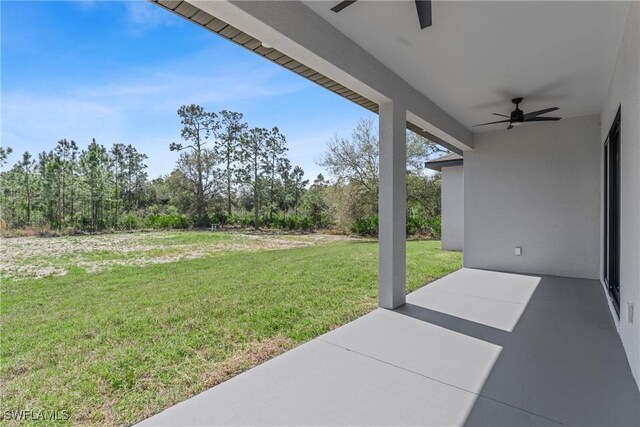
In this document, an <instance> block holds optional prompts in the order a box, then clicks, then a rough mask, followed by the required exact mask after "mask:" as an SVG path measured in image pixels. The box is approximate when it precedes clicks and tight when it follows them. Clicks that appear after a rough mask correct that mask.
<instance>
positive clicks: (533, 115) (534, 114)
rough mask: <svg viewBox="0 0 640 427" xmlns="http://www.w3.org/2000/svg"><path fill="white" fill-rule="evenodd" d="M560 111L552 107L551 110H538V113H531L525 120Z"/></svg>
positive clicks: (525, 116)
mask: <svg viewBox="0 0 640 427" xmlns="http://www.w3.org/2000/svg"><path fill="white" fill-rule="evenodd" d="M556 110H559V108H558V107H551V108H545V109H544V110H538V111H533V112H531V113H527V114H525V115H524V119H525V120H527V119H528V118H530V117H536V116H539V115H541V114H546V113H550V112H552V111H556Z"/></svg>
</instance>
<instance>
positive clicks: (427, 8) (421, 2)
mask: <svg viewBox="0 0 640 427" xmlns="http://www.w3.org/2000/svg"><path fill="white" fill-rule="evenodd" d="M356 1H357V0H344V1H341V2H340V3H338V4H337V5H335V6H333V7H332V8H331V10H332V11H334V12H335V13H338V12H340V11H341V10H343V9H344V8H346V7H348V6H351V5H352V4H354V3H355V2H356ZM415 1H416V9H417V11H418V20H419V21H420V29H421V30H424V29H425V28H427V27H430V26H431V0H415Z"/></svg>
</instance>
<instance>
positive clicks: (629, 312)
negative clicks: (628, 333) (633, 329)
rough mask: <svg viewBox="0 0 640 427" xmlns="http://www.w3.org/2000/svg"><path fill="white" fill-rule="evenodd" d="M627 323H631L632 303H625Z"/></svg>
mask: <svg viewBox="0 0 640 427" xmlns="http://www.w3.org/2000/svg"><path fill="white" fill-rule="evenodd" d="M627 322H629V323H633V303H632V302H628V303H627Z"/></svg>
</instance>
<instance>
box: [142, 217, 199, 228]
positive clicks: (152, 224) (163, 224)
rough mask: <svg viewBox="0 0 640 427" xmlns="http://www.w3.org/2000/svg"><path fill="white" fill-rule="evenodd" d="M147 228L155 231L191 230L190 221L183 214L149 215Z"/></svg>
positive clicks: (146, 220)
mask: <svg viewBox="0 0 640 427" xmlns="http://www.w3.org/2000/svg"><path fill="white" fill-rule="evenodd" d="M145 222H146V226H147V227H149V228H154V229H162V230H171V229H184V228H189V225H190V224H189V219H188V218H187V217H186V216H185V215H181V214H158V215H149V216H147V218H146V219H145Z"/></svg>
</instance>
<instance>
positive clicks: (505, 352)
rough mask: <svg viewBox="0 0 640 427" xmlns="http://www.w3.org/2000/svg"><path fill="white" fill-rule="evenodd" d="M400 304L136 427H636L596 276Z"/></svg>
mask: <svg viewBox="0 0 640 427" xmlns="http://www.w3.org/2000/svg"><path fill="white" fill-rule="evenodd" d="M509 283H512V284H513V288H514V289H511V288H509ZM516 288H517V289H516ZM407 301H408V303H407V304H406V305H404V306H402V307H400V308H399V309H397V310H393V311H390V310H383V309H378V310H375V311H373V312H371V313H369V314H367V315H365V316H363V317H361V318H359V319H357V320H356V321H354V322H351V323H349V324H347V325H345V326H343V327H341V328H338V329H336V330H334V331H332V332H329V333H327V334H325V335H322V336H321V337H319V338H317V339H314V340H312V341H310V342H308V343H306V344H304V345H301V346H300V347H298V348H296V349H294V350H291V351H289V352H287V353H285V354H283V355H281V356H279V357H276V358H275V359H273V360H271V361H269V362H266V363H264V364H262V365H260V366H258V367H256V368H254V369H251V370H249V371H247V372H245V373H243V374H241V375H238V376H237V377H235V378H233V379H231V380H229V381H227V382H225V383H223V384H221V385H219V386H216V387H214V388H212V389H210V390H207V391H205V392H204V393H202V394H200V395H198V396H196V397H194V398H192V399H189V400H187V401H185V402H182V403H180V404H178V405H176V406H174V407H172V408H169V409H167V410H165V411H164V412H162V413H160V414H158V415H156V416H154V417H151V418H149V419H148V420H146V421H144V422H143V423H142V424H141V425H438V426H443V425H447V426H448V425H502V426H516V425H523V426H524V425H531V426H538V425H616V426H627V425H628V426H632V425H639V424H640V393H638V388H637V386H636V384H635V382H634V380H633V377H632V376H631V371H630V368H629V366H628V363H627V361H626V358H625V356H624V352H623V349H622V345H621V342H620V339H619V336H618V334H617V332H616V330H615V325H614V324H613V321H612V319H611V317H610V314H609V313H608V307H607V303H606V300H605V297H604V293H603V291H602V288H601V285H600V284H599V283H598V282H597V281H592V280H584V279H570V278H559V277H549V276H530V275H514V274H507V273H497V272H486V271H480V270H471V269H462V270H460V271H457V272H455V273H453V274H450V275H449V276H447V277H445V278H443V279H440V280H438V281H436V282H434V283H432V284H430V285H428V286H426V287H424V288H422V289H420V290H418V291H416V292H414V293H412V294H410V295H409V296H408V298H407ZM460 301H463V302H462V303H461V302H460ZM512 306H517V308H516V309H514V308H513V307H512ZM505 307H511V308H508V309H507V308H505ZM464 308H466V310H467V311H464V310H463V309H464Z"/></svg>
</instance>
